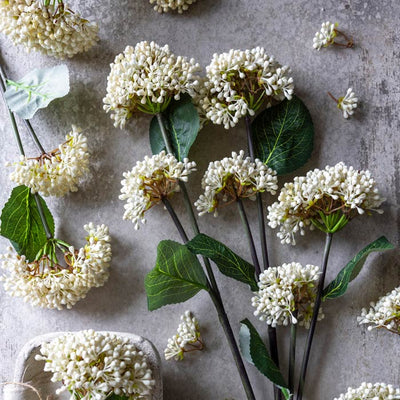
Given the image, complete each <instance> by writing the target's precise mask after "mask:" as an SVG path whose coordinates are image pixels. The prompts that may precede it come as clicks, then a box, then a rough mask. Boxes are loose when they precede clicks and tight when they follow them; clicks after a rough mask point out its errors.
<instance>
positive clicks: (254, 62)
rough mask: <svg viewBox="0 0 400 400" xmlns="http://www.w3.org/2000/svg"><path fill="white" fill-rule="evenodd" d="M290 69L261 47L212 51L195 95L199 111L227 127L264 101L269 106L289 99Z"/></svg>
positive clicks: (256, 108)
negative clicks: (201, 82)
mask: <svg viewBox="0 0 400 400" xmlns="http://www.w3.org/2000/svg"><path fill="white" fill-rule="evenodd" d="M289 72H290V71H289V67H286V66H281V65H280V64H279V63H278V62H277V61H275V59H274V58H273V57H270V56H268V55H267V54H266V53H265V50H264V49H263V48H262V47H256V48H255V49H251V50H246V51H241V50H230V51H229V53H222V54H214V56H213V59H212V61H211V64H210V65H209V66H207V74H206V79H205V80H204V82H203V83H204V87H203V88H202V89H201V90H200V93H199V94H198V96H197V97H196V102H197V103H198V106H199V110H200V114H204V115H205V116H206V118H208V119H209V120H210V121H212V122H213V123H214V124H218V125H220V124H222V125H224V127H225V128H226V129H229V128H230V127H233V126H235V125H236V124H237V123H238V122H239V119H240V118H241V117H243V116H245V115H247V114H248V115H254V114H255V112H256V111H257V110H258V109H259V108H260V107H261V105H263V104H264V105H265V106H267V107H269V106H271V105H272V104H274V103H277V102H280V101H282V100H284V99H285V98H286V99H289V100H290V99H291V98H292V95H293V91H294V85H293V78H291V77H290V76H289V75H288V74H289Z"/></svg>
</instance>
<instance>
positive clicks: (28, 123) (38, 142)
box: [23, 119, 46, 154]
mask: <svg viewBox="0 0 400 400" xmlns="http://www.w3.org/2000/svg"><path fill="white" fill-rule="evenodd" d="M23 121H24V123H25V126H26V127H27V129H28V132H29V134H30V135H31V138H32V140H33V141H34V142H35V145H36V147H37V148H38V150H39V151H40V153H41V154H46V151H45V149H44V148H43V146H42V144H41V143H40V141H39V139H38V137H37V136H36V133H35V131H34V130H33V128H32V125H31V123H30V122H29V120H27V119H24V120H23Z"/></svg>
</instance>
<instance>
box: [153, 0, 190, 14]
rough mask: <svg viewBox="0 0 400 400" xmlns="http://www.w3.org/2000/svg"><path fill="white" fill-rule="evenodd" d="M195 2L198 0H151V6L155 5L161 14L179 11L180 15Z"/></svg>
mask: <svg viewBox="0 0 400 400" xmlns="http://www.w3.org/2000/svg"><path fill="white" fill-rule="evenodd" d="M195 2H196V0H150V4H155V6H154V10H156V11H158V12H159V13H163V12H165V13H166V12H168V11H170V10H172V11H178V13H179V14H182V13H183V12H184V11H186V10H187V9H188V8H189V6H190V5H191V4H193V3H195Z"/></svg>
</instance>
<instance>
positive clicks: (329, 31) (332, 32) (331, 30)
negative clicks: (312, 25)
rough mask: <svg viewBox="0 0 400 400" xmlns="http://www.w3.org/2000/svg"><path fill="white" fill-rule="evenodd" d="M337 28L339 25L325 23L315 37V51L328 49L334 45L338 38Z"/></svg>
mask: <svg viewBox="0 0 400 400" xmlns="http://www.w3.org/2000/svg"><path fill="white" fill-rule="evenodd" d="M337 26H338V24H337V23H336V24H333V23H331V22H329V21H327V22H323V23H322V26H321V29H320V30H319V31H318V32H317V33H316V34H315V36H314V39H313V42H314V44H313V47H314V49H316V50H320V49H321V48H322V47H328V46H330V45H331V44H333V42H334V41H335V37H336V36H337V32H336V28H337Z"/></svg>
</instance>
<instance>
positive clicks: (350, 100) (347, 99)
mask: <svg viewBox="0 0 400 400" xmlns="http://www.w3.org/2000/svg"><path fill="white" fill-rule="evenodd" d="M328 95H329V96H330V97H331V99H333V100H334V101H335V102H336V103H337V108H338V109H339V110H342V112H343V117H344V118H346V119H347V118H349V117H350V116H351V115H353V114H354V110H355V109H356V108H357V105H358V98H357V97H356V95H355V93H354V92H353V89H352V88H348V89H347V92H346V94H345V95H344V96H342V97H339V98H338V99H337V98H335V97H334V96H333V95H332V93H330V92H328Z"/></svg>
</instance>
